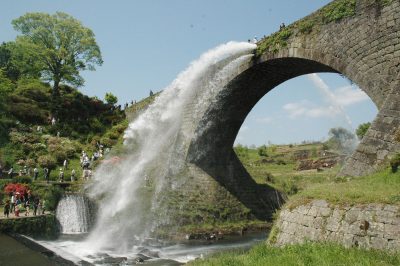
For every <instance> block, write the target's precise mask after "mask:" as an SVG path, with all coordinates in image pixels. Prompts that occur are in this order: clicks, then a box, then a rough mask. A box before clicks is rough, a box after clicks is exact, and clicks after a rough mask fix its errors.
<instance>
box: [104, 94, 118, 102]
mask: <svg viewBox="0 0 400 266" xmlns="http://www.w3.org/2000/svg"><path fill="white" fill-rule="evenodd" d="M104 100H106V102H107V103H108V104H111V105H114V104H116V103H117V102H118V98H117V96H115V95H114V94H112V93H111V92H107V93H106V96H105V97H104Z"/></svg>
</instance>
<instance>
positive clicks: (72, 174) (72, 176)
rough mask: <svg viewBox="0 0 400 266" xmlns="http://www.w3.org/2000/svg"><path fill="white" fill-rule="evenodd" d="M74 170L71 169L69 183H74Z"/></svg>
mask: <svg viewBox="0 0 400 266" xmlns="http://www.w3.org/2000/svg"><path fill="white" fill-rule="evenodd" d="M75 174H76V173H75V169H72V171H71V182H74V181H75Z"/></svg>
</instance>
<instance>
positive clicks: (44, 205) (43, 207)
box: [42, 200, 46, 215]
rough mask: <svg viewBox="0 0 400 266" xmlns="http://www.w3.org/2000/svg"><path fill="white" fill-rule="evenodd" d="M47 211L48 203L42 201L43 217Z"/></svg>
mask: <svg viewBox="0 0 400 266" xmlns="http://www.w3.org/2000/svg"><path fill="white" fill-rule="evenodd" d="M45 211H46V201H45V200H43V201H42V215H44V212H45Z"/></svg>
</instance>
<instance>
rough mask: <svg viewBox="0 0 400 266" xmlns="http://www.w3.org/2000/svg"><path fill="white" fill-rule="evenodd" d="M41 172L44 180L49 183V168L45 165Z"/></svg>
mask: <svg viewBox="0 0 400 266" xmlns="http://www.w3.org/2000/svg"><path fill="white" fill-rule="evenodd" d="M43 174H44V180H46V182H47V183H49V175H50V172H49V168H47V167H45V168H44V169H43Z"/></svg>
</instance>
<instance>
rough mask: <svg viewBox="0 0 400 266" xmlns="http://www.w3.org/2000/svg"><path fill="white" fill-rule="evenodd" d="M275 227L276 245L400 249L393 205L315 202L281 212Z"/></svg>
mask: <svg viewBox="0 0 400 266" xmlns="http://www.w3.org/2000/svg"><path fill="white" fill-rule="evenodd" d="M276 227H277V231H278V235H277V237H276V242H275V244H276V245H278V246H281V245H286V244H295V243H302V242H304V241H306V240H309V241H319V242H323V241H327V242H336V243H339V244H342V245H344V246H346V247H361V248H367V249H369V248H372V249H388V250H393V251H398V250H400V207H399V206H394V205H384V204H366V205H356V206H335V205H330V204H328V203H327V202H326V201H324V200H315V201H313V202H311V203H309V204H306V205H301V206H298V207H296V208H294V209H293V210H289V209H284V210H282V211H281V213H280V215H279V219H278V221H277V222H276Z"/></svg>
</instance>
